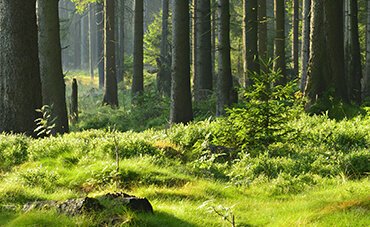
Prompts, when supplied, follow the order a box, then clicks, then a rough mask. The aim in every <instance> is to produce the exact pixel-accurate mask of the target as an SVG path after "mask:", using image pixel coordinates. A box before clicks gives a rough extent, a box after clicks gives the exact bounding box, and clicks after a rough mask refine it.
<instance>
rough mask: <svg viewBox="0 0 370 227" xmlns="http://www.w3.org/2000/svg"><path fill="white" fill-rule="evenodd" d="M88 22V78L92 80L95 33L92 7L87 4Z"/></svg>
mask: <svg viewBox="0 0 370 227" xmlns="http://www.w3.org/2000/svg"><path fill="white" fill-rule="evenodd" d="M88 10H89V12H88V22H89V30H88V31H89V35H88V36H89V40H88V41H89V70H90V77H91V79H92V80H94V33H95V26H94V13H95V10H94V7H93V5H92V4H89V8H88Z"/></svg>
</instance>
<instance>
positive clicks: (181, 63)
mask: <svg viewBox="0 0 370 227" xmlns="http://www.w3.org/2000/svg"><path fill="white" fill-rule="evenodd" d="M172 4H173V5H172V20H173V21H172V26H173V28H172V29H173V31H172V43H173V48H172V88H171V111H170V122H171V123H188V122H190V121H191V120H193V111H192V97H191V91H190V38H189V31H190V18H189V2H188V1H187V0H173V1H172Z"/></svg>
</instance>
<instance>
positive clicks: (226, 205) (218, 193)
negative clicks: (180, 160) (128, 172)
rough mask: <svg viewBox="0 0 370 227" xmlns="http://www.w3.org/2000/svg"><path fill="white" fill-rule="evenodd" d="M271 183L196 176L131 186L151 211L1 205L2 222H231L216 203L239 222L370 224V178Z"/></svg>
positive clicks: (263, 224) (20, 224) (134, 224)
mask: <svg viewBox="0 0 370 227" xmlns="http://www.w3.org/2000/svg"><path fill="white" fill-rule="evenodd" d="M269 189H270V187H269V185H268V184H262V185H258V186H253V187H251V188H248V189H240V188H236V187H234V186H229V185H227V184H225V183H216V182H212V181H205V180H194V181H192V182H191V183H188V184H186V185H183V186H181V187H158V186H155V185H152V186H148V187H138V188H135V189H132V191H133V192H135V193H136V194H138V195H140V196H144V197H147V198H148V199H149V200H150V201H151V203H152V204H153V206H154V209H155V213H154V214H153V215H151V214H134V213H132V212H130V211H125V210H121V211H109V212H107V213H105V214H87V215H85V216H78V217H67V216H64V215H59V214H57V213H55V212H50V211H34V212H31V213H25V214H24V213H19V212H12V211H9V210H7V208H6V207H3V210H2V212H1V214H0V225H1V226H3V225H4V226H27V225H30V224H32V225H36V226H50V225H52V226H66V225H67V226H73V225H82V226H91V225H94V224H96V225H98V224H99V222H100V223H103V222H104V221H106V220H109V217H110V216H112V215H113V213H118V214H119V217H120V222H121V223H126V224H127V225H129V226H230V224H228V223H227V222H226V221H225V220H223V219H222V217H221V216H220V215H217V214H216V212H215V211H214V210H213V208H215V209H216V210H218V211H219V212H220V213H222V214H224V215H227V213H228V212H230V214H229V216H230V215H231V213H232V214H233V215H234V216H235V222H236V224H237V226H369V225H370V218H369V217H370V205H369V201H370V198H369V191H370V182H369V180H362V181H358V182H344V181H341V180H333V181H328V182H325V183H323V185H320V186H315V187H314V188H311V189H309V190H307V191H306V192H303V193H300V194H297V195H283V196H271V195H270V194H269ZM110 190H112V189H110ZM59 193H63V192H56V194H50V195H48V196H50V197H54V198H56V197H58V195H57V194H59ZM64 193H65V192H64ZM99 193H101V192H99ZM99 193H98V194H99ZM35 194H37V192H35ZM19 196H20V195H19ZM70 196H72V195H70ZM61 197H63V196H61ZM206 201H208V202H206ZM226 209H229V210H226Z"/></svg>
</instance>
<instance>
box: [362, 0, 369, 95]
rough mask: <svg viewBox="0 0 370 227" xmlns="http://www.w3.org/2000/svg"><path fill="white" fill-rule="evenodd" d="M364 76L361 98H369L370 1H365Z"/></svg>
mask: <svg viewBox="0 0 370 227" xmlns="http://www.w3.org/2000/svg"><path fill="white" fill-rule="evenodd" d="M365 73H366V75H365V76H364V87H363V98H364V99H365V98H370V0H367V22H366V70H365Z"/></svg>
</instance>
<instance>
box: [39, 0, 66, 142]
mask: <svg viewBox="0 0 370 227" xmlns="http://www.w3.org/2000/svg"><path fill="white" fill-rule="evenodd" d="M58 2H59V0H38V1H37V3H38V4H37V6H38V27H39V59H40V75H41V81H42V97H43V104H44V105H49V106H52V113H51V117H52V119H56V120H55V127H54V128H53V129H52V134H54V135H55V134H57V133H61V134H63V133H65V132H68V114H67V105H66V98H65V91H66V89H65V83H64V75H63V69H62V53H61V52H62V50H61V45H60V33H59V30H60V29H59V12H58Z"/></svg>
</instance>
